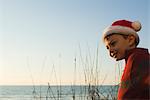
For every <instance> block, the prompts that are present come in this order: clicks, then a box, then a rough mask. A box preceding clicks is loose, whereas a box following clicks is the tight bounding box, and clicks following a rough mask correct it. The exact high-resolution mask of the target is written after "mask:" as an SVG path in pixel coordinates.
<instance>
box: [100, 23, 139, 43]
mask: <svg viewBox="0 0 150 100" xmlns="http://www.w3.org/2000/svg"><path fill="white" fill-rule="evenodd" d="M113 33H115V34H124V35H128V34H132V35H134V36H135V37H136V40H137V42H139V36H138V34H137V33H136V31H135V30H133V29H132V28H129V27H124V26H119V25H117V26H110V27H107V28H106V29H105V30H104V32H103V41H104V39H105V38H106V37H107V36H108V35H110V34H113Z"/></svg>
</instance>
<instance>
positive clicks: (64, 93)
mask: <svg viewBox="0 0 150 100" xmlns="http://www.w3.org/2000/svg"><path fill="white" fill-rule="evenodd" d="M117 91H118V86H111V85H103V86H90V85H87V86H86V85H81V86H79V85H78V86H71V85H63V86H46V85H45V86H39V85H38V86H0V100H102V99H103V100H104V99H105V100H108V99H110V100H111V99H115V98H116V95H117Z"/></svg>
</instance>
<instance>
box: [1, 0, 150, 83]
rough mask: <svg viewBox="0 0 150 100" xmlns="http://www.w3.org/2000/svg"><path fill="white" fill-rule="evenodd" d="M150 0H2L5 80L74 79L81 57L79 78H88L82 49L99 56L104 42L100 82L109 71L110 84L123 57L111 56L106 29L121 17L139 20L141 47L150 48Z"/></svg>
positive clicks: (2, 59)
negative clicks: (116, 58) (105, 42)
mask: <svg viewBox="0 0 150 100" xmlns="http://www.w3.org/2000/svg"><path fill="white" fill-rule="evenodd" d="M149 4H150V3H149V1H148V0H138V1H137V0H109V1H108V0H93V1H91V0H0V84H6V85H7V84H33V82H32V79H33V81H34V83H35V84H47V82H50V81H51V82H52V84H58V80H61V81H62V84H72V82H73V80H74V58H75V57H76V59H77V62H76V64H77V67H76V68H77V69H76V74H77V75H76V82H77V83H78V84H80V83H84V67H83V66H82V65H83V64H82V63H83V62H81V56H80V54H82V57H83V59H84V60H85V62H86V57H89V59H91V60H89V62H90V61H91V62H92V61H95V60H94V58H95V54H96V48H97V46H98V44H99V58H98V59H99V67H98V68H99V70H100V72H99V80H100V83H102V80H104V77H105V76H107V77H106V79H105V81H104V84H116V83H117V82H119V80H115V77H118V69H117V67H115V66H116V65H118V63H117V64H116V62H115V61H114V60H113V59H112V58H110V57H109V56H108V53H107V51H106V49H105V46H104V44H103V43H102V40H101V38H102V31H103V29H104V28H105V27H107V26H109V25H110V24H111V23H112V22H113V21H115V20H118V19H127V20H131V21H135V20H139V21H140V22H141V23H142V29H141V31H140V32H139V33H138V34H139V36H140V40H141V41H140V44H139V47H145V48H150V45H149V44H148V43H149V42H150V41H149V33H150V30H149V21H150V20H149V17H150V15H149V14H150V7H149ZM119 63H124V62H119ZM53 65H54V68H53ZM92 66H93V65H92ZM90 68H92V67H90ZM121 68H122V69H123V67H121ZM54 69H55V73H56V75H57V80H56V76H55V75H54Z"/></svg>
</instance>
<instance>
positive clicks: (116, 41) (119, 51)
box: [104, 34, 130, 61]
mask: <svg viewBox="0 0 150 100" xmlns="http://www.w3.org/2000/svg"><path fill="white" fill-rule="evenodd" d="M104 42H105V45H106V48H107V49H108V50H109V54H110V56H111V57H113V58H115V59H116V61H118V60H122V59H124V58H125V54H126V51H127V50H128V49H129V48H130V46H129V40H128V38H124V37H123V36H122V35H119V34H113V35H110V36H108V37H106V38H105V40H104Z"/></svg>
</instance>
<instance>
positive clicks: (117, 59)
mask: <svg viewBox="0 0 150 100" xmlns="http://www.w3.org/2000/svg"><path fill="white" fill-rule="evenodd" d="M122 59H123V58H116V59H115V60H116V61H119V60H122Z"/></svg>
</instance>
